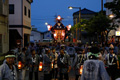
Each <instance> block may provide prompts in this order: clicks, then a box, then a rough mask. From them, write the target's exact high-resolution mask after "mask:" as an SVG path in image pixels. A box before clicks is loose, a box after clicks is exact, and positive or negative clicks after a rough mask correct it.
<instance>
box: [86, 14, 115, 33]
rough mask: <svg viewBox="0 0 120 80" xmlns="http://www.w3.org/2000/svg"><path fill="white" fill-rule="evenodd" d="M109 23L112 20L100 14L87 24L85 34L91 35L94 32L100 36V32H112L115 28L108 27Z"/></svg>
mask: <svg viewBox="0 0 120 80" xmlns="http://www.w3.org/2000/svg"><path fill="white" fill-rule="evenodd" d="M111 22H112V20H110V19H109V18H108V17H106V15H103V14H101V13H100V14H98V15H97V16H95V17H93V18H92V19H90V20H89V21H88V22H87V25H86V30H87V32H89V33H93V34H95V32H97V33H98V34H100V33H101V32H103V31H106V30H113V29H115V28H116V27H114V26H113V27H111V25H110V23H111Z"/></svg>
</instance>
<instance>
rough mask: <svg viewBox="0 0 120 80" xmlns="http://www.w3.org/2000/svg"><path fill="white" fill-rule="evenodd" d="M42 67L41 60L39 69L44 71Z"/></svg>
mask: <svg viewBox="0 0 120 80" xmlns="http://www.w3.org/2000/svg"><path fill="white" fill-rule="evenodd" d="M42 68H43V65H42V62H40V64H39V71H42Z"/></svg>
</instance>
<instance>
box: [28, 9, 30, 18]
mask: <svg viewBox="0 0 120 80" xmlns="http://www.w3.org/2000/svg"><path fill="white" fill-rule="evenodd" d="M30 15H31V13H30V9H28V17H29V18H30Z"/></svg>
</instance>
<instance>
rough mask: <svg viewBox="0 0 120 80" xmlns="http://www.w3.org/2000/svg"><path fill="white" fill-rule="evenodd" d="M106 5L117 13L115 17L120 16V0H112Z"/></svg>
mask: <svg viewBox="0 0 120 80" xmlns="http://www.w3.org/2000/svg"><path fill="white" fill-rule="evenodd" d="M105 7H106V8H108V9H110V10H111V11H112V12H113V14H115V15H116V16H115V18H116V19H119V18H120V0H113V1H112V2H107V3H105Z"/></svg>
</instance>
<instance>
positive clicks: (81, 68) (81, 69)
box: [80, 65, 83, 75]
mask: <svg viewBox="0 0 120 80" xmlns="http://www.w3.org/2000/svg"><path fill="white" fill-rule="evenodd" d="M82 71H83V65H81V67H80V75H82Z"/></svg>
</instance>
